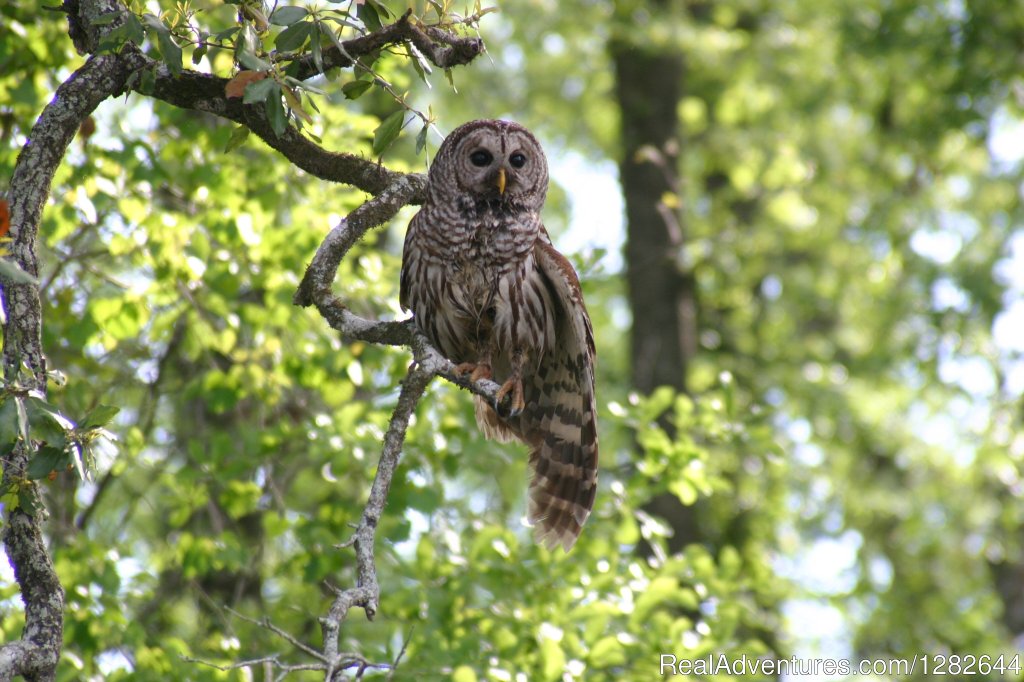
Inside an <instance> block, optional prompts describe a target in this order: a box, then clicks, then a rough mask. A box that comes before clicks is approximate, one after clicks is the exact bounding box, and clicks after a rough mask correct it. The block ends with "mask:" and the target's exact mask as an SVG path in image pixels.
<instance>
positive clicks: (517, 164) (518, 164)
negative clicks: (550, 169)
mask: <svg viewBox="0 0 1024 682" xmlns="http://www.w3.org/2000/svg"><path fill="white" fill-rule="evenodd" d="M508 162H509V163H510V164H512V167H513V168H522V167H523V166H525V165H526V154H523V153H522V152H516V153H515V154H513V155H512V156H510V157H508Z"/></svg>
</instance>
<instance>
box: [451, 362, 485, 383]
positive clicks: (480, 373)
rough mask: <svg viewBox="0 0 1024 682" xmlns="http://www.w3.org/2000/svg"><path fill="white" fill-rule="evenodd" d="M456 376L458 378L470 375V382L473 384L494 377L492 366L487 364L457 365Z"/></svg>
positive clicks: (468, 363)
mask: <svg viewBox="0 0 1024 682" xmlns="http://www.w3.org/2000/svg"><path fill="white" fill-rule="evenodd" d="M455 374H456V375H457V376H463V375H466V374H468V375H469V380H470V381H472V382H473V383H476V382H478V381H480V380H481V379H490V378H491V377H492V376H493V375H492V374H491V365H490V363H487V362H462V363H459V364H458V365H455Z"/></svg>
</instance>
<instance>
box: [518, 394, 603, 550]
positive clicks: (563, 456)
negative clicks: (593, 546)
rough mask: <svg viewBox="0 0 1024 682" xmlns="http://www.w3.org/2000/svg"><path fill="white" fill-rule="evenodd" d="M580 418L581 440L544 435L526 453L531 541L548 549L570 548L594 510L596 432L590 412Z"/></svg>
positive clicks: (552, 434)
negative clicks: (531, 470) (581, 421)
mask: <svg viewBox="0 0 1024 682" xmlns="http://www.w3.org/2000/svg"><path fill="white" fill-rule="evenodd" d="M584 419H585V420H586V423H584V424H583V425H582V436H583V437H582V439H581V440H579V441H577V440H576V439H572V440H563V439H562V438H560V437H559V436H558V434H557V433H554V432H548V433H545V434H543V437H542V439H541V440H540V442H539V443H538V444H537V445H535V446H534V448H533V450H531V451H530V467H531V469H533V479H532V480H531V481H530V500H529V504H528V508H527V518H528V519H529V521H530V523H531V524H533V526H534V531H533V534H534V538H535V539H536V540H537V542H538V543H540V544H543V545H545V546H546V547H547V548H548V549H554V548H555V547H557V546H558V545H561V546H562V548H563V549H564V550H565V551H566V552H568V551H569V550H570V549H572V546H573V545H574V544H576V539H577V538H579V536H580V532H581V531H582V530H583V524H584V523H586V521H587V517H589V516H590V510H591V509H592V508H593V507H594V496H595V495H596V494H597V431H596V428H595V425H594V419H593V414H592V413H585V415H584Z"/></svg>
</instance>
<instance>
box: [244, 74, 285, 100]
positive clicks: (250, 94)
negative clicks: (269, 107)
mask: <svg viewBox="0 0 1024 682" xmlns="http://www.w3.org/2000/svg"><path fill="white" fill-rule="evenodd" d="M275 88H277V83H275V82H274V81H273V80H272V79H270V78H264V79H263V80H261V81H256V82H255V83H249V85H248V86H247V87H246V88H245V95H244V96H243V97H242V102H244V103H245V104H256V103H257V102H265V101H267V98H268V97H270V93H271V92H273V91H274V90H275Z"/></svg>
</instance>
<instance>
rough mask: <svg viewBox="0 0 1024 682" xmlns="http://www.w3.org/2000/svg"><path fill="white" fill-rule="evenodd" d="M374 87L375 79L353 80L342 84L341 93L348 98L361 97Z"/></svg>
mask: <svg viewBox="0 0 1024 682" xmlns="http://www.w3.org/2000/svg"><path fill="white" fill-rule="evenodd" d="M371 87H373V81H351V82H349V83H345V84H344V85H342V86H341V94H343V95H345V98H346V99H359V97H360V96H362V94H363V93H364V92H366V91H367V90H369V89H370V88H371Z"/></svg>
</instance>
